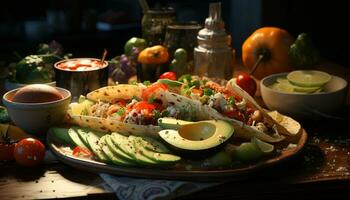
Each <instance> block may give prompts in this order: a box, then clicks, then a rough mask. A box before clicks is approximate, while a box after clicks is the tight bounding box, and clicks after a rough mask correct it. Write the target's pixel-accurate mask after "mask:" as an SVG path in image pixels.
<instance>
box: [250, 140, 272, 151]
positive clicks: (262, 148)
mask: <svg viewBox="0 0 350 200" xmlns="http://www.w3.org/2000/svg"><path fill="white" fill-rule="evenodd" d="M251 143H252V144H255V145H256V146H257V147H258V148H259V149H260V151H261V153H263V154H270V153H272V152H273V150H274V149H275V147H274V146H273V145H272V144H269V143H267V142H264V141H262V140H260V139H258V138H256V137H253V138H252V140H251Z"/></svg>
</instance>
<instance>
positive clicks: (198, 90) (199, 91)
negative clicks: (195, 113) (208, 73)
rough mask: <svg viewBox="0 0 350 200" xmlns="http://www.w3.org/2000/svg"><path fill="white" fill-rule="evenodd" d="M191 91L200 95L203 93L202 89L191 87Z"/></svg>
mask: <svg viewBox="0 0 350 200" xmlns="http://www.w3.org/2000/svg"><path fill="white" fill-rule="evenodd" d="M191 92H192V93H193V94H198V95H199V96H202V95H203V90H201V89H196V88H193V89H192V90H191Z"/></svg>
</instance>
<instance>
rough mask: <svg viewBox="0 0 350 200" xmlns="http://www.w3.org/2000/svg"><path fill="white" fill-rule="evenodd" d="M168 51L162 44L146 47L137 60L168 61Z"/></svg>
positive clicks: (146, 62)
mask: <svg viewBox="0 0 350 200" xmlns="http://www.w3.org/2000/svg"><path fill="white" fill-rule="evenodd" d="M168 60H169V52H168V50H167V48H165V47H164V46H162V45H156V46H152V47H148V48H146V49H144V50H142V51H141V52H140V54H139V56H138V58H137V61H138V62H139V63H142V64H163V63H166V62H168Z"/></svg>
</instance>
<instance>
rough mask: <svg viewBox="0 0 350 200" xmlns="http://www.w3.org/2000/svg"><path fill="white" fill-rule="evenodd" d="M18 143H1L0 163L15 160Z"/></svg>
mask: <svg viewBox="0 0 350 200" xmlns="http://www.w3.org/2000/svg"><path fill="white" fill-rule="evenodd" d="M15 145H16V143H6V142H0V161H10V160H14V159H15V157H14V156H13V152H14V150H15Z"/></svg>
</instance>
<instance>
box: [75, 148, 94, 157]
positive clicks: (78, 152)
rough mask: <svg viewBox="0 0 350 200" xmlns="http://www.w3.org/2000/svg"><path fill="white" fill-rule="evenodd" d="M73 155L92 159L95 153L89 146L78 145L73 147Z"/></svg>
mask: <svg viewBox="0 0 350 200" xmlns="http://www.w3.org/2000/svg"><path fill="white" fill-rule="evenodd" d="M73 156H76V157H81V158H90V159H91V158H92V157H93V156H94V154H93V153H92V152H91V151H90V150H89V149H87V148H84V147H80V146H77V147H75V148H74V149H73Z"/></svg>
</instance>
